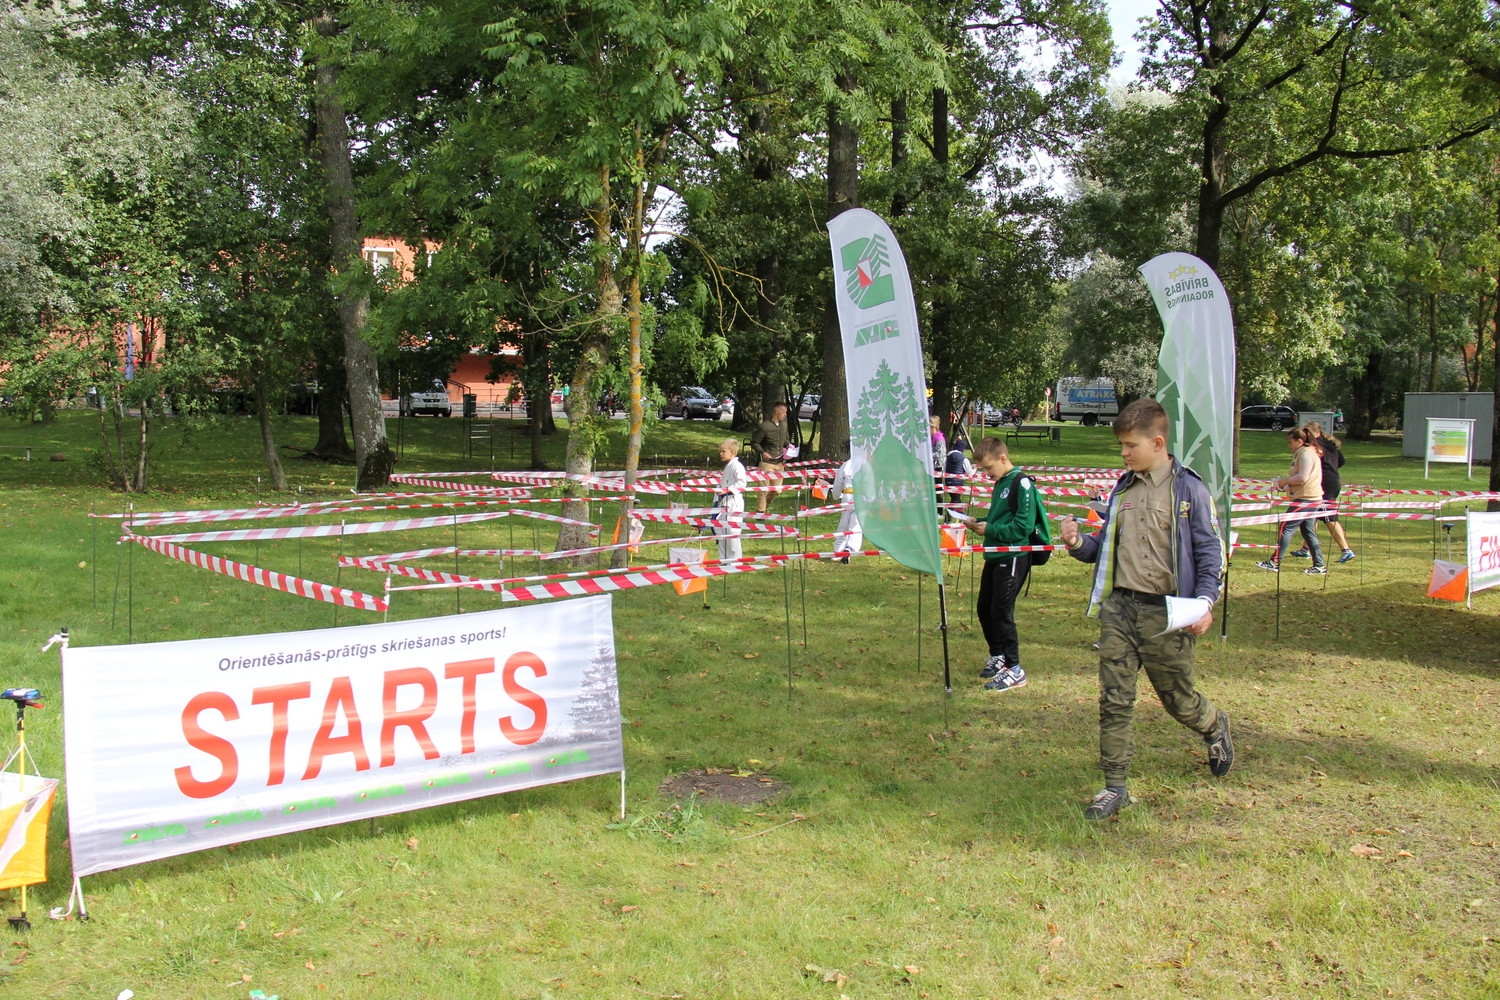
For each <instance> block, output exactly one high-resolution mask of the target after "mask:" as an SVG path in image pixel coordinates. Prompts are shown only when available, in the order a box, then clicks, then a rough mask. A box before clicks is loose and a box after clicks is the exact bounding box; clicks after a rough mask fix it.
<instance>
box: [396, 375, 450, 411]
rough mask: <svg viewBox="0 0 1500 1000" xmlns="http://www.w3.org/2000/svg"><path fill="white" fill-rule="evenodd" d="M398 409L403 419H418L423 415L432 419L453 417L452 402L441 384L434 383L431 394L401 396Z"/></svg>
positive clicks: (418, 393)
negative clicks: (432, 417)
mask: <svg viewBox="0 0 1500 1000" xmlns="http://www.w3.org/2000/svg"><path fill="white" fill-rule="evenodd" d="M400 409H401V415H402V416H403V417H420V416H421V415H422V414H424V413H428V414H431V415H432V416H434V417H451V416H453V402H452V401H451V400H450V399H449V398H448V390H447V389H445V388H443V384H442V383H441V382H434V383H433V384H432V391H431V392H409V393H407V394H406V395H405V396H402V397H401V406H400Z"/></svg>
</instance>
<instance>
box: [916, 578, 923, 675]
mask: <svg viewBox="0 0 1500 1000" xmlns="http://www.w3.org/2000/svg"><path fill="white" fill-rule="evenodd" d="M916 671H917V673H918V674H921V672H922V574H921V573H918V574H917V667H916Z"/></svg>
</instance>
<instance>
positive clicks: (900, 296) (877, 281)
mask: <svg viewBox="0 0 1500 1000" xmlns="http://www.w3.org/2000/svg"><path fill="white" fill-rule="evenodd" d="M828 236H829V240H830V243H831V247H832V251H833V275H834V278H833V280H834V299H835V300H836V301H837V303H838V312H839V329H840V332H841V334H842V337H843V345H844V383H845V385H846V387H847V388H848V393H849V449H850V451H849V457H850V460H851V462H852V464H851V466H850V471H851V473H852V475H853V478H854V508H855V510H856V511H857V512H858V514H859V522H860V524H861V525H863V527H864V531H865V536H866V537H867V538H868V539H869V540H870V541H871V542H872V543H874V544H875V545H877V546H879V547H880V548H882V549H884V550H885V551H886V552H887V553H888V554H890V555H891V556H892V557H893V558H895V559H896V560H897V561H898V562H900V563H903V564H904V565H907V566H910V567H911V568H912V569H915V570H919V571H921V572H923V573H930V574H932V575H933V576H935V577H937V579H938V582H939V583H941V582H942V580H943V557H942V550H941V547H940V546H939V544H938V516H937V498H936V496H935V495H934V493H933V483H932V472H933V454H932V437H931V430H930V428H929V426H928V417H927V376H926V374H925V371H924V368H923V362H922V339H921V334H920V332H919V331H918V329H917V304H916V299H915V298H914V297H913V296H912V289H911V274H910V272H909V271H908V270H907V266H906V258H905V257H904V256H903V255H902V253H901V246H900V244H898V243H897V242H896V236H895V234H894V233H892V232H891V228H890V227H889V226H887V225H886V224H885V221H884V220H882V219H881V218H880V216H878V215H876V214H875V213H874V212H869V211H866V210H865V209H862V208H851V209H850V210H849V211H847V212H843V213H841V214H840V215H837V216H835V217H834V218H833V219H831V220H830V221H829V223H828ZM938 457H939V458H941V456H938Z"/></svg>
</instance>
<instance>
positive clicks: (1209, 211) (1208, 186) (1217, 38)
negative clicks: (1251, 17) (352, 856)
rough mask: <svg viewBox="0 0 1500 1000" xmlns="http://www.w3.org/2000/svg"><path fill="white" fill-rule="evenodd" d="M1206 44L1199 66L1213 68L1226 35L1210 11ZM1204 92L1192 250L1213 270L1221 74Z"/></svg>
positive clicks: (1221, 151)
mask: <svg viewBox="0 0 1500 1000" xmlns="http://www.w3.org/2000/svg"><path fill="white" fill-rule="evenodd" d="M1210 11H1211V8H1210ZM1204 21H1205V23H1206V25H1207V27H1208V45H1207V46H1206V48H1205V49H1204V50H1203V51H1202V53H1201V55H1200V56H1199V58H1200V59H1201V60H1202V64H1203V68H1204V69H1205V70H1208V71H1210V72H1211V73H1212V72H1214V71H1217V70H1218V69H1219V68H1220V67H1221V65H1222V62H1223V58H1224V55H1225V53H1226V51H1227V50H1228V48H1229V36H1228V34H1227V33H1226V32H1225V30H1224V28H1223V27H1221V26H1220V25H1218V24H1216V23H1215V21H1214V15H1213V13H1212V12H1210V13H1207V14H1205V17H1204ZM1210 79H1211V80H1212V81H1213V82H1212V83H1210V84H1209V88H1208V93H1209V96H1210V98H1212V101H1213V103H1212V105H1211V106H1210V108H1209V110H1208V114H1207V115H1206V116H1204V119H1203V133H1202V144H1203V145H1202V149H1201V150H1200V160H1199V165H1198V172H1199V178H1198V233H1197V241H1196V245H1195V247H1194V253H1196V254H1197V256H1198V259H1199V260H1201V261H1203V263H1205V264H1207V265H1208V266H1209V267H1211V268H1213V269H1214V270H1215V271H1218V270H1219V243H1220V241H1221V239H1222V237H1223V232H1224V178H1225V174H1226V171H1227V169H1228V167H1227V159H1226V155H1225V138H1224V127H1225V122H1226V121H1227V120H1228V118H1229V90H1228V88H1227V87H1226V86H1225V85H1224V82H1223V79H1222V77H1220V76H1218V75H1217V74H1216V75H1214V76H1212V77H1210Z"/></svg>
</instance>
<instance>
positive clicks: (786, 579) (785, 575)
mask: <svg viewBox="0 0 1500 1000" xmlns="http://www.w3.org/2000/svg"><path fill="white" fill-rule="evenodd" d="M781 554H782V555H783V556H784V555H786V536H785V535H782V536H781ZM781 596H782V604H783V605H784V606H785V608H786V700H787V701H791V700H792V578H791V576H790V569H789V568H788V567H787V561H786V560H785V559H783V560H781Z"/></svg>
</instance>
